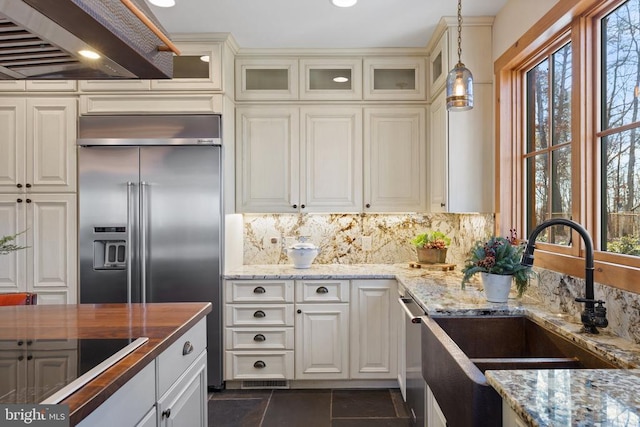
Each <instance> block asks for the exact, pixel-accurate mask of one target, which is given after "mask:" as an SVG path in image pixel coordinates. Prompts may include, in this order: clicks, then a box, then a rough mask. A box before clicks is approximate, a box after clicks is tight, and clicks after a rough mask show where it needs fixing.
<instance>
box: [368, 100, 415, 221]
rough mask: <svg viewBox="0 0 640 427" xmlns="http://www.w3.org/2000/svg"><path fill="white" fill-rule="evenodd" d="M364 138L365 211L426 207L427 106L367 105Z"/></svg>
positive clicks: (389, 210) (390, 210)
mask: <svg viewBox="0 0 640 427" xmlns="http://www.w3.org/2000/svg"><path fill="white" fill-rule="evenodd" d="M364 141H365V143H364V159H365V160H364V211H365V212H420V211H424V210H425V209H426V205H427V188H426V187H427V170H426V146H427V143H426V109H425V108H422V107H371V108H365V111H364Z"/></svg>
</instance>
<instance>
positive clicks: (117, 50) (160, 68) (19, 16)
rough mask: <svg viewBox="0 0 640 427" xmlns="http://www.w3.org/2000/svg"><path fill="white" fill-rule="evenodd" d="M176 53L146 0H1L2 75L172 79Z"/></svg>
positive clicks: (0, 65) (67, 78)
mask: <svg viewBox="0 0 640 427" xmlns="http://www.w3.org/2000/svg"><path fill="white" fill-rule="evenodd" d="M81 50H92V51H95V52H97V53H98V54H99V55H100V58H99V59H95V60H91V59H87V58H84V57H83V56H81V55H80V54H79V53H78V52H79V51H81ZM172 51H173V52H172ZM173 53H178V51H177V49H175V46H173V45H172V44H171V41H170V40H169V39H168V38H167V37H166V32H165V31H164V30H162V27H161V26H160V24H159V23H158V22H157V20H156V19H155V17H154V16H153V13H152V12H151V11H150V10H149V8H148V7H147V5H146V4H145V3H144V0H0V79H29V80H36V79H66V80H84V79H122V78H129V79H132V78H133V79H135V78H139V79H166V78H171V77H172V75H173Z"/></svg>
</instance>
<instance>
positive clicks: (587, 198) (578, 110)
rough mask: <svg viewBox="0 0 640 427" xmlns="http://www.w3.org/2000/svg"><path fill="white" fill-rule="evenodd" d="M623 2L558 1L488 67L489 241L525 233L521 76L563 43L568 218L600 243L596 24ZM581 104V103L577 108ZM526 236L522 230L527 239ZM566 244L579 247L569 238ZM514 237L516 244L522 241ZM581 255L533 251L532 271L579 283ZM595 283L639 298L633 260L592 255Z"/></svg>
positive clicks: (557, 249)
mask: <svg viewBox="0 0 640 427" xmlns="http://www.w3.org/2000/svg"><path fill="white" fill-rule="evenodd" d="M624 1H625V0H563V1H561V2H558V3H557V4H556V5H555V6H554V7H553V8H552V9H551V10H549V12H547V14H545V15H544V16H543V17H542V18H541V19H540V20H539V21H538V22H537V23H536V24H535V25H534V26H533V27H532V28H531V29H529V30H528V31H527V32H526V33H525V34H524V35H523V36H522V37H520V38H519V39H518V42H517V43H515V44H513V45H512V46H511V47H510V48H509V49H507V51H506V52H505V53H504V54H503V55H502V56H500V57H499V58H498V59H497V60H496V62H495V63H494V74H495V81H496V86H495V91H496V93H495V95H496V100H498V102H497V103H496V111H495V117H496V118H495V129H496V163H495V164H496V165H497V168H496V192H495V194H496V208H495V210H496V224H495V227H496V234H498V235H506V234H505V233H508V231H509V229H511V228H516V229H517V230H525V227H526V211H525V206H526V205H525V203H526V200H525V196H526V192H525V174H526V167H525V162H524V155H525V142H526V139H525V138H526V128H525V126H524V118H525V117H524V115H525V113H526V112H525V110H524V108H522V107H523V106H524V105H525V96H526V82H525V72H526V70H530V69H531V68H532V67H533V66H535V64H536V63H538V62H539V61H540V60H541V58H544V57H545V56H546V57H548V54H549V53H550V52H552V51H553V50H554V49H557V48H558V47H560V46H562V45H563V44H564V43H567V42H568V41H570V42H571V45H572V78H573V80H572V100H571V108H572V125H571V132H572V139H573V142H572V144H571V163H572V171H573V172H576V173H572V181H571V185H572V199H573V205H572V217H573V219H574V220H576V221H577V222H579V223H581V224H582V225H583V226H584V227H585V228H586V229H587V230H588V231H589V234H590V235H591V236H592V238H593V240H594V246H595V247H596V248H599V247H600V245H599V240H600V233H599V227H600V214H599V209H600V197H599V193H598V192H599V190H600V182H599V176H600V149H599V147H600V139H599V138H600V134H599V133H598V132H599V131H600V123H601V121H600V108H599V107H600V99H601V95H600V90H599V89H600V88H599V81H600V79H599V76H600V69H599V57H598V55H599V49H598V47H599V42H600V28H599V20H600V18H602V16H604V15H605V14H606V13H609V12H610V11H612V10H613V9H615V8H616V7H618V6H619V5H620V4H622V3H623V2H624ZM583 100H586V101H584V102H583ZM530 231H531V230H528V232H530ZM572 233H573V238H572V241H573V242H581V239H580V238H579V236H578V235H577V233H576V232H575V231H573V232H572ZM524 234H525V233H524V232H522V233H521V235H522V236H521V237H525V238H526V236H524ZM583 256H584V247H583V245H582V243H581V244H580V245H578V244H574V245H572V246H560V245H553V244H545V243H540V242H537V243H536V257H535V265H536V266H539V267H542V268H545V269H549V270H554V271H558V272H560V273H564V274H568V275H571V276H576V277H584V272H585V265H584V258H583ZM594 258H595V272H594V277H595V281H596V282H598V283H602V284H606V285H609V286H612V287H615V288H619V289H624V290H628V291H631V292H636V293H640V283H634V282H637V279H638V277H639V276H638V275H639V274H640V257H635V256H628V255H622V254H614V253H610V252H602V251H599V250H596V252H595V254H594Z"/></svg>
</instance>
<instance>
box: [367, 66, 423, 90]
mask: <svg viewBox="0 0 640 427" xmlns="http://www.w3.org/2000/svg"><path fill="white" fill-rule="evenodd" d="M425 68H426V61H425V59H424V57H415V58H407V57H403V58H392V57H388V58H369V59H365V60H364V99H412V100H423V99H425V97H426V91H425V86H426V78H425Z"/></svg>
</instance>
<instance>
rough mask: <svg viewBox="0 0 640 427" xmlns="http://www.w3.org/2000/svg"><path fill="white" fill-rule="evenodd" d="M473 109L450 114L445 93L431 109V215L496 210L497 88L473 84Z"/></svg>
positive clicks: (436, 100) (435, 100)
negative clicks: (494, 122) (494, 135)
mask: <svg viewBox="0 0 640 427" xmlns="http://www.w3.org/2000/svg"><path fill="white" fill-rule="evenodd" d="M473 90H474V107H473V109H471V110H469V111H463V112H455V113H449V112H448V111H447V109H446V99H445V93H444V91H442V92H441V93H440V95H439V96H438V97H437V98H435V99H434V101H433V103H432V104H431V108H430V120H431V122H430V124H429V126H430V127H429V128H430V138H429V205H430V208H431V211H432V212H456V213H462V212H492V211H493V175H491V174H490V173H487V171H491V170H493V161H494V159H493V156H494V148H493V140H492V127H491V123H492V118H493V111H492V100H493V85H491V84H481V83H478V84H474V88H473Z"/></svg>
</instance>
